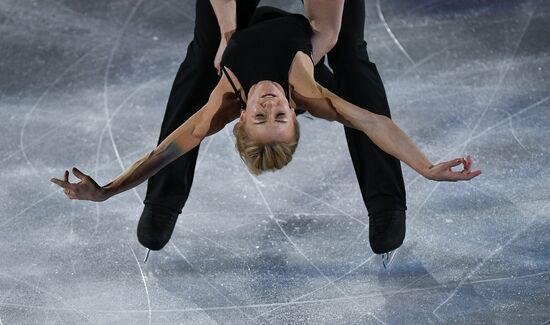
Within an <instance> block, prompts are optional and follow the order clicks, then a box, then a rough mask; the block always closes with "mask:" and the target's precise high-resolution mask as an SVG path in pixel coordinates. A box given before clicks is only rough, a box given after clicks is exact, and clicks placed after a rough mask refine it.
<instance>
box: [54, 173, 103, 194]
mask: <svg viewBox="0 0 550 325" xmlns="http://www.w3.org/2000/svg"><path fill="white" fill-rule="evenodd" d="M73 174H74V175H75V176H76V177H78V178H79V179H80V182H78V183H74V184H72V183H70V182H69V171H68V170H66V171H65V173H64V175H63V178H64V179H63V180H60V179H57V178H52V179H50V181H51V182H52V183H55V184H57V185H59V186H61V187H62V188H63V192H65V194H66V195H67V196H68V197H69V198H70V199H71V200H72V199H76V200H89V201H95V202H101V201H105V200H106V199H107V197H106V196H105V195H103V191H102V190H101V186H99V185H98V184H97V183H96V182H95V181H94V180H93V179H92V178H91V177H90V176H88V175H86V174H84V173H82V172H81V171H80V170H78V169H77V168H76V167H73Z"/></svg>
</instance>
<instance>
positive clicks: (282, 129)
mask: <svg viewBox="0 0 550 325" xmlns="http://www.w3.org/2000/svg"><path fill="white" fill-rule="evenodd" d="M293 115H294V109H293V108H290V106H289V103H288V100H287V99H286V97H285V93H284V91H283V87H281V85H279V84H278V83H276V82H273V81H269V80H263V81H260V82H258V83H256V84H254V85H253V86H252V87H251V88H250V91H249V92H248V100H247V103H246V110H244V111H242V112H241V117H240V121H241V123H243V125H244V128H245V130H246V133H247V134H248V136H249V137H250V138H251V139H253V140H255V141H257V142H259V143H261V144H265V143H270V142H281V141H282V142H287V143H289V142H291V141H293V140H294V118H293Z"/></svg>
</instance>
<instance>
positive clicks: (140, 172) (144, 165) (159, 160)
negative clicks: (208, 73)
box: [101, 82, 225, 198]
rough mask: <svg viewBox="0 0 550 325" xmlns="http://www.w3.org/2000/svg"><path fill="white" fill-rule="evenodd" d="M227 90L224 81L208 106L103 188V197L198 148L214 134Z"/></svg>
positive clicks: (140, 181) (127, 188) (146, 177)
mask: <svg viewBox="0 0 550 325" xmlns="http://www.w3.org/2000/svg"><path fill="white" fill-rule="evenodd" d="M224 89H225V85H224V82H220V83H218V85H217V86H216V88H215V89H214V91H213V92H212V93H211V95H210V98H209V100H208V103H206V104H205V105H204V106H203V107H202V108H201V109H200V110H199V111H198V112H196V113H195V114H193V115H192V116H191V117H190V118H189V119H188V120H187V121H185V122H184V123H183V124H182V125H180V126H179V127H178V128H177V129H176V130H174V131H173V132H172V133H170V135H168V136H167V137H166V138H165V139H164V140H163V141H162V142H161V143H160V144H159V145H158V146H157V147H156V148H155V149H153V150H152V151H151V152H149V153H147V154H146V155H145V156H143V157H142V158H141V159H139V160H137V161H136V162H134V163H133V164H132V165H131V166H130V167H128V168H127V169H126V170H124V172H122V173H121V174H120V175H119V176H117V177H116V178H115V179H114V180H112V181H111V182H109V183H107V184H106V185H105V186H103V187H102V189H101V190H102V192H103V195H105V196H106V197H107V198H108V197H111V196H113V195H116V194H118V193H121V192H124V191H126V190H129V189H131V188H133V187H135V186H137V185H139V184H141V183H142V182H144V181H145V180H147V179H149V178H150V177H151V176H153V175H155V174H156V173H157V172H158V171H159V170H161V169H162V168H163V167H164V166H166V165H168V164H169V163H171V162H172V161H174V160H176V159H177V158H179V157H180V156H182V155H183V154H185V153H187V152H188V151H190V150H191V149H193V148H195V147H196V146H197V145H198V144H199V143H200V142H201V141H202V140H203V139H204V137H206V136H207V135H209V134H212V133H214V132H213V130H210V128H211V125H213V124H215V125H218V124H219V123H212V118H213V117H214V116H215V115H216V111H218V110H219V108H220V105H221V103H222V95H221V94H223V91H224Z"/></svg>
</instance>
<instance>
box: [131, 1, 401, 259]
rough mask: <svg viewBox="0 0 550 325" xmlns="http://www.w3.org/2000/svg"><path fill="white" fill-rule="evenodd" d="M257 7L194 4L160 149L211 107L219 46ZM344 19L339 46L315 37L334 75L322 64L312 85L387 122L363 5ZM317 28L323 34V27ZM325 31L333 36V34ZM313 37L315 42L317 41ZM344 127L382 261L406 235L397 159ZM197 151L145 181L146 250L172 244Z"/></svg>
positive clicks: (142, 231)
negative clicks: (190, 37)
mask: <svg viewBox="0 0 550 325" xmlns="http://www.w3.org/2000/svg"><path fill="white" fill-rule="evenodd" d="M316 1H317V2H322V1H333V0H309V1H308V0H305V3H304V4H305V6H306V11H308V10H307V9H308V8H313V7H315V5H318V4H315V2H316ZM258 2H259V0H251V1H241V0H211V1H210V2H209V1H208V0H197V4H196V6H197V10H196V13H197V15H196V18H195V19H196V21H195V30H194V38H193V41H192V42H191V43H190V44H189V46H188V48H187V54H186V57H185V59H184V61H183V63H182V64H181V66H180V68H179V70H178V73H177V75H176V78H175V80H174V84H173V86H172V90H171V93H170V97H169V100H168V104H167V108H166V112H165V115H164V118H163V122H162V126H161V132H160V136H159V139H158V144H160V143H161V142H162V141H163V140H164V139H165V138H166V137H167V136H168V135H169V134H170V133H171V132H173V131H174V130H175V129H176V128H177V127H179V126H180V125H181V124H182V123H183V122H184V121H185V120H187V119H188V118H189V117H191V115H193V114H194V113H195V112H196V111H198V110H199V109H200V108H201V107H202V106H203V105H204V104H205V103H206V102H207V101H208V96H209V94H210V92H211V90H212V89H213V88H214V86H215V85H216V83H217V82H218V80H219V78H220V77H219V75H218V73H217V68H219V67H216V66H215V64H219V59H220V57H221V54H222V53H223V48H224V42H227V40H228V39H229V38H230V37H231V33H232V32H233V31H234V30H235V29H241V28H245V27H246V26H247V23H248V21H249V19H250V17H251V16H252V14H253V12H254V10H255V8H256V6H257V4H258ZM233 13H234V14H233ZM308 13H309V12H308ZM335 14H337V13H335ZM310 19H311V16H310ZM341 21H342V23H341V28H340V31H339V33H338V37H337V42H336V44H334V40H335V39H336V38H334V37H324V36H320V35H321V34H322V33H318V34H316V35H314V36H313V38H312V44H313V47H314V49H313V52H314V54H315V52H316V51H318V53H319V52H321V53H322V52H323V51H322V50H320V48H323V47H325V48H326V46H330V47H332V46H333V45H334V47H332V49H331V50H330V51H329V52H328V63H329V65H330V66H331V68H332V70H333V72H334V74H332V73H331V72H330V71H329V70H328V68H327V67H326V66H325V65H324V60H321V61H320V62H319V63H318V64H317V65H316V66H315V78H316V80H319V83H320V84H322V85H323V86H324V87H326V88H328V89H329V90H331V91H333V92H334V93H335V94H337V95H338V96H340V97H341V98H343V99H345V100H347V101H349V102H351V103H353V104H355V105H357V106H359V107H365V108H368V109H369V110H370V111H372V112H374V113H377V114H382V115H385V116H387V117H391V116H390V109H389V105H388V102H387V99H386V94H385V90H384V85H383V83H382V80H381V78H380V76H379V74H378V71H377V69H376V66H375V65H374V63H372V62H370V60H369V56H368V53H367V48H366V42H365V40H364V24H365V2H364V0H346V1H345V3H344V8H343V15H342V19H341ZM315 27H316V26H313V29H314V30H316V28H315ZM318 29H320V31H323V30H322V27H321V28H318ZM323 32H326V35H330V30H324V31H323ZM316 36H317V37H318V39H317V40H315V39H314V38H315V37H316ZM315 42H317V46H318V48H317V49H316V44H315ZM213 62H215V64H213ZM344 128H345V135H346V141H347V143H348V148H349V152H350V155H351V159H352V162H353V166H354V169H355V173H356V176H357V180H358V182H359V188H360V190H361V194H362V197H363V201H364V203H365V206H366V207H367V210H368V214H369V241H370V244H371V249H372V250H373V252H374V253H376V254H384V255H383V257H385V258H386V259H387V258H388V255H387V253H390V252H391V251H394V250H395V249H396V248H398V247H399V246H401V244H402V243H403V240H404V237H405V210H406V209H407V207H406V201H405V186H404V183H403V176H402V172H401V165H400V162H399V160H397V159H396V158H394V157H392V156H391V155H389V154H386V153H385V152H383V151H382V150H381V149H379V148H378V147H377V146H376V145H375V144H374V143H373V142H372V141H371V140H370V139H369V138H368V137H367V136H366V135H365V134H364V133H362V132H360V131H357V130H355V129H352V128H348V127H344ZM198 151H199V146H197V147H196V148H195V149H193V150H191V151H190V152H188V153H186V154H185V155H183V156H181V157H180V158H178V159H177V160H175V161H173V162H172V163H171V164H169V165H167V166H166V167H164V168H163V169H162V170H161V171H159V172H158V173H157V174H155V175H154V176H153V177H151V178H150V179H149V180H148V183H147V194H146V197H145V199H144V201H143V203H144V204H145V206H144V209H143V212H142V214H141V218H140V221H139V224H138V231H137V233H138V239H139V241H140V243H141V244H142V245H144V246H145V247H147V248H149V249H152V250H160V249H162V248H163V247H164V246H165V245H166V243H167V242H168V241H169V239H170V237H171V235H172V232H173V229H174V227H175V223H176V221H177V218H178V215H179V214H180V213H181V209H182V208H183V206H184V205H185V202H186V201H187V198H188V196H189V192H190V190H191V186H192V183H193V176H194V170H195V164H196V161H197V155H198Z"/></svg>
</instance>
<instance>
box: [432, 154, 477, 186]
mask: <svg viewBox="0 0 550 325" xmlns="http://www.w3.org/2000/svg"><path fill="white" fill-rule="evenodd" d="M472 162H473V161H472V157H471V156H470V155H468V156H467V157H466V159H464V158H456V159H453V160H449V161H445V162H442V163H439V164H437V165H432V166H430V167H429V168H428V170H427V171H426V172H425V173H424V177H426V178H427V179H430V180H433V181H449V182H456V181H467V180H470V179H472V178H474V177H476V176H479V175H480V174H481V170H475V171H470V168H471V167H472ZM460 164H462V165H464V169H463V170H462V171H459V172H458V171H453V170H452V169H451V168H452V167H456V166H458V165H460Z"/></svg>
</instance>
